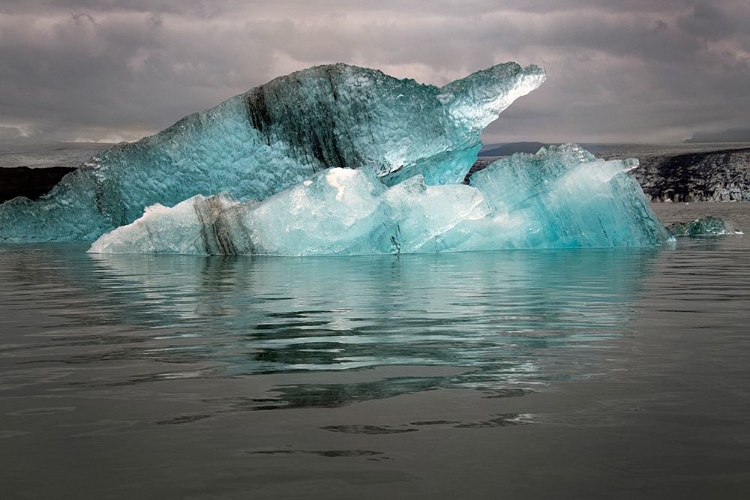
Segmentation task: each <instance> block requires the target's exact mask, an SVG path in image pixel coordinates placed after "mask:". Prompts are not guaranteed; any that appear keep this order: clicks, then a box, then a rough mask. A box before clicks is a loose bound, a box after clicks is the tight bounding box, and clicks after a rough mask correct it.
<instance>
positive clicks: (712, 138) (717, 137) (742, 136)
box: [685, 128, 750, 144]
mask: <svg viewBox="0 0 750 500" xmlns="http://www.w3.org/2000/svg"><path fill="white" fill-rule="evenodd" d="M685 142H686V143H688V144H692V143H697V142H750V128H733V129H729V130H724V131H723V132H696V133H694V134H693V137H691V138H690V139H688V140H686V141H685Z"/></svg>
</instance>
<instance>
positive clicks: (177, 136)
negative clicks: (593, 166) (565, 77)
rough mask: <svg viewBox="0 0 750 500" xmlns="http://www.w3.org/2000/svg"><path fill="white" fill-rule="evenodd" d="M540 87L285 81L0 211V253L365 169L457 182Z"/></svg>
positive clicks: (341, 73) (318, 70)
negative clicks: (510, 112) (0, 248)
mask: <svg viewBox="0 0 750 500" xmlns="http://www.w3.org/2000/svg"><path fill="white" fill-rule="evenodd" d="M544 78H545V75H544V71H543V70H542V69H541V68H539V67H537V66H528V67H526V68H522V67H521V66H519V65H517V64H515V63H507V64H500V65H497V66H494V67H492V68H489V69H486V70H483V71H479V72H477V73H474V74H472V75H470V76H468V77H466V78H464V79H461V80H457V81H455V82H452V83H450V84H448V85H446V86H444V87H442V88H438V87H435V86H432V85H421V84H418V83H417V82H415V81H414V80H400V79H396V78H393V77H390V76H387V75H385V74H383V73H382V72H380V71H376V70H371V69H366V68H359V67H354V66H347V65H344V64H336V65H329V66H319V67H315V68H311V69H307V70H304V71H300V72H297V73H293V74H291V75H288V76H284V77H281V78H278V79H276V80H273V81H271V82H269V83H267V84H265V85H261V86H259V87H256V88H254V89H251V90H250V91H248V92H247V93H245V94H242V95H238V96H236V97H233V98H231V99H229V100H227V101H226V102H224V103H222V104H220V105H219V106H217V107H215V108H213V109H210V110H208V111H204V112H202V113H196V114H193V115H190V116H188V117H186V118H184V119H182V120H181V121H179V122H177V123H176V124H174V125H173V126H172V127H170V128H168V129H166V130H164V131H162V132H160V133H158V134H156V135H154V136H151V137H147V138H144V139H142V140H140V141H138V142H135V143H132V144H124V145H121V146H117V147H114V148H112V149H110V150H108V151H105V152H104V153H103V154H102V155H101V156H100V157H97V158H93V159H92V160H91V161H90V162H87V163H86V164H85V165H83V166H82V167H81V168H79V169H78V170H77V171H75V172H73V173H71V174H69V175H68V176H66V177H65V178H64V179H63V180H62V181H61V182H60V184H59V185H58V186H56V187H55V188H54V189H53V191H52V192H51V193H50V194H48V195H47V196H46V197H44V198H43V199H41V200H39V201H35V202H34V201H30V200H28V199H25V198H16V199H14V200H11V201H9V202H6V203H5V204H3V205H0V242H2V241H6V242H8V241H19V242H24V241H55V240H57V241H61V240H84V241H92V240H94V239H96V238H97V237H99V236H100V235H102V234H103V233H105V232H107V231H110V230H112V229H114V228H117V227H119V226H122V225H125V224H129V223H131V222H133V221H134V220H135V219H137V218H138V217H140V216H141V215H142V214H143V212H144V209H145V208H146V207H149V206H152V205H155V204H157V203H158V204H160V205H162V206H164V207H172V206H174V205H176V204H178V203H180V202H182V201H183V200H186V199H188V198H191V197H194V196H196V195H203V196H211V195H214V194H215V193H219V192H226V193H228V194H229V195H231V196H232V197H234V198H236V199H237V200H239V201H243V202H245V201H250V200H264V199H266V198H268V197H269V196H271V195H273V194H275V193H278V192H280V191H282V190H283V189H285V188H289V187H291V186H294V185H295V184H299V183H300V182H302V181H304V180H305V179H308V178H310V177H314V175H315V174H316V173H317V172H320V171H323V170H326V169H330V168H348V169H359V168H365V169H367V171H368V172H371V173H372V175H374V176H377V177H378V178H379V179H380V181H379V182H381V181H382V182H381V183H385V184H387V185H395V184H398V183H399V182H401V181H404V180H406V179H409V178H410V177H413V176H416V175H420V176H421V179H423V182H424V183H425V184H427V185H441V184H449V183H456V182H460V181H461V180H462V179H463V178H464V176H465V175H466V173H467V172H468V170H469V168H470V167H471V166H472V164H473V163H474V161H475V159H476V156H477V152H478V151H479V149H480V147H481V144H480V134H481V132H482V130H483V129H484V128H485V127H486V126H487V125H488V124H489V123H490V122H491V121H493V120H494V119H495V118H497V116H498V115H499V113H500V112H501V111H503V110H504V109H505V108H506V107H507V106H509V105H510V104H511V103H512V102H513V101H514V100H515V99H517V98H518V97H521V96H523V95H525V94H527V93H529V92H531V91H532V90H534V89H535V88H537V87H538V86H539V85H541V83H542V82H543V81H544ZM325 175H328V174H325ZM363 175H364V174H363ZM367 175H370V174H367ZM368 178H371V177H368ZM372 179H374V177H372ZM373 182H374V180H373ZM379 189H384V187H383V186H379ZM450 189H454V188H450ZM178 246H179V245H178Z"/></svg>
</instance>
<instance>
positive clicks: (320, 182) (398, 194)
mask: <svg viewBox="0 0 750 500" xmlns="http://www.w3.org/2000/svg"><path fill="white" fill-rule="evenodd" d="M635 166H637V161H636V160H626V161H604V160H598V159H596V158H594V157H593V156H592V155H591V154H590V153H588V152H587V151H585V150H584V149H582V148H580V147H579V146H576V145H564V146H560V147H550V148H549V149H542V150H540V151H539V153H537V154H536V155H528V154H517V155H513V156H511V157H508V158H504V159H500V160H498V161H496V162H494V163H492V164H491V165H490V166H488V167H487V168H486V169H484V170H482V171H480V172H477V173H475V174H474V175H473V176H472V177H471V182H470V185H464V184H442V185H430V184H429V183H428V182H426V179H425V177H424V176H423V174H421V173H420V174H417V175H414V176H411V177H409V178H408V179H406V180H403V181H402V182H400V183H398V184H395V185H393V186H390V187H389V186H386V185H384V183H383V182H381V181H380V179H379V178H378V176H377V173H378V172H377V170H376V169H375V168H372V167H366V168H361V169H357V170H352V169H344V168H331V169H328V170H325V171H323V172H319V173H316V174H314V175H312V176H311V177H310V178H309V179H307V180H305V181H303V182H301V183H299V184H297V185H295V186H293V187H291V188H288V189H286V190H284V191H282V192H280V193H278V194H276V195H274V196H271V197H270V198H268V199H267V200H265V201H262V202H260V203H257V202H247V203H242V202H240V201H238V200H237V199H235V198H234V197H233V196H232V195H231V194H229V193H220V194H217V195H214V196H211V197H208V198H207V197H204V196H201V195H197V196H194V197H192V198H190V199H188V200H185V201H183V202H182V203H179V204H178V205H176V206H175V207H174V208H166V207H164V206H162V205H155V206H153V207H150V208H148V209H147V210H146V212H145V214H144V215H143V217H141V218H140V219H138V220H136V221H135V222H133V223H132V224H129V225H125V226H122V227H120V228H118V229H116V230H114V231H112V232H110V233H108V234H105V235H104V236H102V237H101V238H99V239H98V240H97V241H96V242H94V244H93V245H92V247H91V249H90V252H93V253H140V252H156V253H187V254H272V255H353V254H373V253H419V252H447V251H467V250H493V249H505V248H570V247H609V246H652V245H659V244H661V243H664V242H665V241H667V240H669V239H670V236H669V233H668V232H667V231H666V229H665V228H664V226H663V225H662V224H661V223H660V222H659V220H658V219H657V218H656V216H655V215H654V213H653V212H652V211H651V208H650V207H649V204H648V201H647V200H646V198H645V196H644V194H643V192H642V191H641V189H640V186H639V185H638V184H637V182H635V181H634V180H633V179H632V178H631V177H630V176H629V175H628V174H627V171H628V170H630V169H632V168H634V167H635Z"/></svg>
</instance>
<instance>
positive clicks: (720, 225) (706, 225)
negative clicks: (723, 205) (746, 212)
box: [667, 215, 743, 236]
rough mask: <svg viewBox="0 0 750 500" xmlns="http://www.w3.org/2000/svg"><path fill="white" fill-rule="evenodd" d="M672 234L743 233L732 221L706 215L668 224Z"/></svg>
mask: <svg viewBox="0 0 750 500" xmlns="http://www.w3.org/2000/svg"><path fill="white" fill-rule="evenodd" d="M667 231H669V233H670V234H671V235H672V236H719V235H724V234H743V232H742V231H741V230H739V229H737V228H735V227H734V226H733V225H732V224H731V223H729V222H727V221H725V220H724V219H721V218H719V217H713V216H711V215H706V216H703V217H699V218H697V219H695V220H693V221H691V222H675V223H673V224H670V225H669V226H667Z"/></svg>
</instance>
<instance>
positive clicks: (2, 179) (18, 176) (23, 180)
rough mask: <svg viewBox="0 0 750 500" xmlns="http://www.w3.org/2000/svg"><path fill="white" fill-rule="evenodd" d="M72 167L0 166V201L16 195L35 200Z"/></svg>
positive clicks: (53, 185) (70, 170)
mask: <svg viewBox="0 0 750 500" xmlns="http://www.w3.org/2000/svg"><path fill="white" fill-rule="evenodd" d="M73 170H75V168H73V167H48V168H29V167H12V168H0V203H3V202H5V201H7V200H11V199H13V198H15V197H16V196H25V197H27V198H31V199H32V200H36V199H37V198H39V197H40V196H42V195H44V194H47V193H48V192H49V191H50V190H51V189H52V188H53V187H55V185H56V184H57V183H58V182H60V179H62V178H63V177H64V176H65V175H66V174H68V173H70V172H72V171H73Z"/></svg>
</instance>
